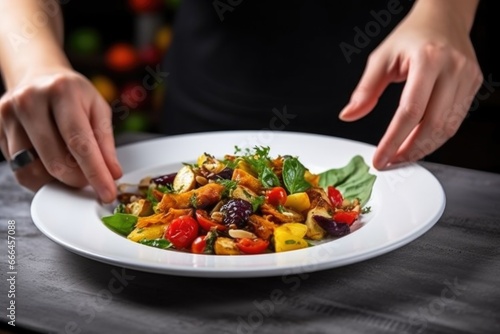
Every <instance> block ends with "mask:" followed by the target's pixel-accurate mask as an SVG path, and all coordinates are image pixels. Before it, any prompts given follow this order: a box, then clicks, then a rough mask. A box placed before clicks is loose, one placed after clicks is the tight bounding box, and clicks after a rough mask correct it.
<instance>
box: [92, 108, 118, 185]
mask: <svg viewBox="0 0 500 334" xmlns="http://www.w3.org/2000/svg"><path fill="white" fill-rule="evenodd" d="M91 113H92V115H93V116H92V117H91V125H92V129H93V131H94V136H95V137H96V140H97V144H98V145H99V149H100V150H101V152H102V155H103V157H104V161H105V162H106V166H107V167H108V170H109V171H110V173H111V176H112V177H113V179H115V180H116V179H118V178H120V177H121V176H122V168H121V166H120V163H119V161H118V157H117V155H116V147H115V139H114V135H113V124H112V118H111V108H110V106H109V105H108V104H107V103H106V101H105V100H103V99H96V102H95V104H94V106H93V107H92V110H91ZM101 114H104V115H106V116H104V117H103V116H101Z"/></svg>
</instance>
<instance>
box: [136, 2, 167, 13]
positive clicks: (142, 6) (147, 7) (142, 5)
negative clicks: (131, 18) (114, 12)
mask: <svg viewBox="0 0 500 334" xmlns="http://www.w3.org/2000/svg"><path fill="white" fill-rule="evenodd" d="M128 3H129V6H130V8H132V10H133V11H134V12H137V13H147V12H155V11H158V10H160V9H161V8H162V7H163V1H161V0H129V1H128Z"/></svg>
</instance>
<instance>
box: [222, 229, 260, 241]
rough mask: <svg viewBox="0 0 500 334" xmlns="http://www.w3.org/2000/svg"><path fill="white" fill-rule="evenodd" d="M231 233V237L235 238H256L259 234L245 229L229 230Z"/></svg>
mask: <svg viewBox="0 0 500 334" xmlns="http://www.w3.org/2000/svg"><path fill="white" fill-rule="evenodd" d="M228 233H229V235H230V236H231V238H234V239H241V238H248V239H255V238H257V236H256V235H255V234H253V233H252V232H248V231H245V230H236V229H235V230H229V232H228Z"/></svg>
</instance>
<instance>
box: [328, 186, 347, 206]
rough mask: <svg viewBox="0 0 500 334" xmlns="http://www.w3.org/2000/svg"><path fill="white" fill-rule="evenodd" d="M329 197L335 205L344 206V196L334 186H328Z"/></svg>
mask: <svg viewBox="0 0 500 334" xmlns="http://www.w3.org/2000/svg"><path fill="white" fill-rule="evenodd" d="M327 190H328V198H329V199H330V202H332V205H333V207H335V208H339V207H341V206H342V202H343V201H344V197H343V196H342V194H341V193H340V191H339V190H338V189H337V188H335V187H334V186H328V189H327Z"/></svg>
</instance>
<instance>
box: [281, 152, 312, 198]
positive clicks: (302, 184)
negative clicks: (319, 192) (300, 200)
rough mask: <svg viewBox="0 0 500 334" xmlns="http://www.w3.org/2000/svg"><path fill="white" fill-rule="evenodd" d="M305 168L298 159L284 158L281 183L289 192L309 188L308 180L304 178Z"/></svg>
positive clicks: (293, 192) (292, 192)
mask: <svg viewBox="0 0 500 334" xmlns="http://www.w3.org/2000/svg"><path fill="white" fill-rule="evenodd" d="M305 172H306V168H305V167H304V165H302V163H301V162H300V161H299V159H297V158H294V157H289V158H286V159H285V161H284V162H283V172H282V174H283V175H282V176H283V183H284V184H285V187H286V189H287V190H288V192H289V193H290V194H295V193H299V192H303V191H306V190H307V189H309V188H311V185H310V184H309V182H307V181H306V179H305V178H304V174H305Z"/></svg>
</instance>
